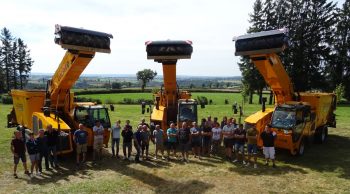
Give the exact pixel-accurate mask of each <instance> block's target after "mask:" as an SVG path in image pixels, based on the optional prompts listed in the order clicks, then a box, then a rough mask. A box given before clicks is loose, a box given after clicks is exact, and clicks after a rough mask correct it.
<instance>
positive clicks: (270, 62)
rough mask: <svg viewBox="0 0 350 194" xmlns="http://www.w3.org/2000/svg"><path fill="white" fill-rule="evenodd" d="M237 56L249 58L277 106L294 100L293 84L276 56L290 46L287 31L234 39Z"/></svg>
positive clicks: (266, 32) (261, 33)
mask: <svg viewBox="0 0 350 194" xmlns="http://www.w3.org/2000/svg"><path fill="white" fill-rule="evenodd" d="M234 41H236V53H235V55H236V56H249V57H250V59H251V61H252V62H253V63H254V65H255V67H256V68H257V69H258V71H259V72H260V74H261V75H262V76H263V77H264V79H265V81H266V83H267V84H268V85H269V86H270V87H271V89H272V90H273V92H274V94H275V96H276V102H277V104H282V103H285V102H287V101H291V100H293V97H294V90H293V85H292V82H291V80H290V78H289V76H288V74H287V72H286V70H285V69H284V67H283V64H282V62H281V60H280V58H279V56H278V55H277V54H276V53H277V52H281V51H283V50H284V49H285V48H286V47H287V46H288V37H287V30H285V29H282V30H271V31H264V32H258V33H253V34H246V35H242V36H238V37H236V38H234Z"/></svg>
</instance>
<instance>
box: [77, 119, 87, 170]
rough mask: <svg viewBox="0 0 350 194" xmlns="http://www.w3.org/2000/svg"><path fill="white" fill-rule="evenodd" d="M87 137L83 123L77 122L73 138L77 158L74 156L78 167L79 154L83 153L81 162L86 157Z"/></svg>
mask: <svg viewBox="0 0 350 194" xmlns="http://www.w3.org/2000/svg"><path fill="white" fill-rule="evenodd" d="M87 138H88V133H87V132H86V131H85V127H84V125H83V124H81V123H80V124H79V128H78V129H77V130H76V131H75V132H74V135H73V140H74V142H75V145H76V151H77V156H76V157H77V158H76V165H77V167H79V165H80V154H82V155H83V158H82V160H81V162H82V163H84V162H85V159H86V152H87Z"/></svg>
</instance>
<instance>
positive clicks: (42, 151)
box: [36, 129, 50, 174]
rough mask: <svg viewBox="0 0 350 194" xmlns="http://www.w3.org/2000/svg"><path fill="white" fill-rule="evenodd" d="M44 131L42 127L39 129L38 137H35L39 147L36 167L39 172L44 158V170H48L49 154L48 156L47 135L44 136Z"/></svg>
mask: <svg viewBox="0 0 350 194" xmlns="http://www.w3.org/2000/svg"><path fill="white" fill-rule="evenodd" d="M44 133H45V131H44V130H43V129H40V130H39V137H37V138H36V141H37V143H38V148H39V161H38V168H39V173H40V174H41V173H42V172H43V171H42V164H41V163H42V160H43V158H44V159H45V168H46V170H50V167H49V156H48V149H47V137H46V136H45V134H44Z"/></svg>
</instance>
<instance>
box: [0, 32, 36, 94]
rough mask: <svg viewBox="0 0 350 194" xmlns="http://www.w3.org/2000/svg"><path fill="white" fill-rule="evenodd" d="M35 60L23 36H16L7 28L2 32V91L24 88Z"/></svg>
mask: <svg viewBox="0 0 350 194" xmlns="http://www.w3.org/2000/svg"><path fill="white" fill-rule="evenodd" d="M33 62H34V61H33V60H32V59H31V57H30V51H29V49H28V48H27V45H26V44H25V43H24V42H23V40H22V39H21V38H15V37H13V36H12V34H11V32H10V31H9V30H8V29H7V28H3V29H1V32H0V93H4V92H8V91H9V90H11V89H17V88H20V89H23V87H24V86H25V84H26V83H27V78H28V76H29V73H30V70H31V66H32V65H33Z"/></svg>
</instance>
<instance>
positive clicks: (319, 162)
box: [277, 134, 350, 179]
mask: <svg viewBox="0 0 350 194" xmlns="http://www.w3.org/2000/svg"><path fill="white" fill-rule="evenodd" d="M349 147H350V138H349V137H343V136H339V135H334V134H332V135H329V136H328V139H327V141H326V142H325V143H324V144H313V143H310V146H308V147H307V148H306V149H305V153H304V155H303V156H300V157H295V156H290V155H288V154H283V155H278V156H277V157H278V158H277V159H278V160H281V161H284V162H285V163H288V164H293V165H296V166H301V167H305V168H310V169H312V170H315V171H318V172H332V173H333V172H334V173H336V174H339V175H338V176H339V178H345V179H350V149H349Z"/></svg>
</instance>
